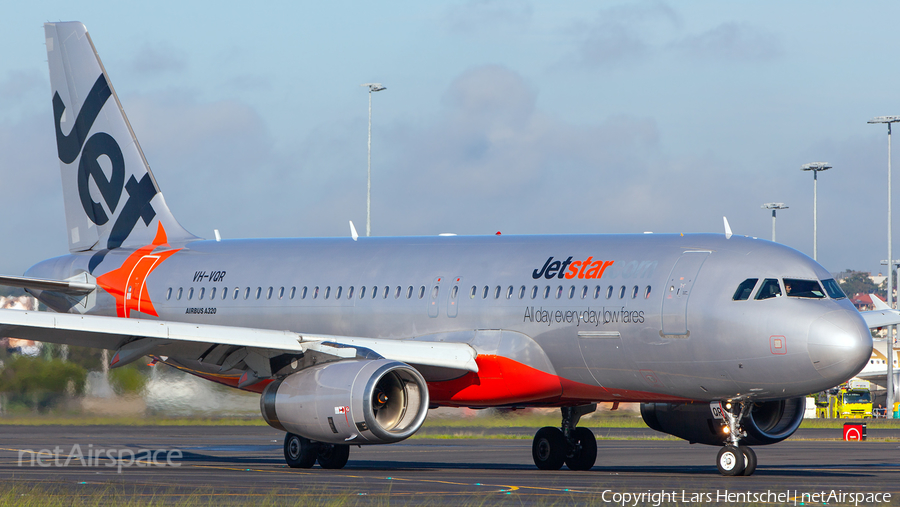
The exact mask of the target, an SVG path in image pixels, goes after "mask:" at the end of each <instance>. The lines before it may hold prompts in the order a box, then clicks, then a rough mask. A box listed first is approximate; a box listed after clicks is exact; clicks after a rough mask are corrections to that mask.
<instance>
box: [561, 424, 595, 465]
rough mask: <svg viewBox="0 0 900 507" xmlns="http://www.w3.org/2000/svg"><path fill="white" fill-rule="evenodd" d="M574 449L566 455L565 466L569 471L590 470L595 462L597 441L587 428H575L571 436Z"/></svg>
mask: <svg viewBox="0 0 900 507" xmlns="http://www.w3.org/2000/svg"><path fill="white" fill-rule="evenodd" d="M572 436H573V437H574V440H575V447H574V448H573V449H570V450H569V452H570V454H567V455H566V466H567V467H569V470H590V469H591V468H592V467H593V466H594V462H595V461H597V439H596V438H594V433H593V432H592V431H591V430H589V429H587V428H575V432H574V433H573V435H572Z"/></svg>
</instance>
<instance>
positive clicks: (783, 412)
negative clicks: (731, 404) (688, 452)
mask: <svg viewBox="0 0 900 507" xmlns="http://www.w3.org/2000/svg"><path fill="white" fill-rule="evenodd" d="M805 409H806V399H805V398H793V399H789V400H779V401H764V402H759V403H753V405H752V407H751V409H750V414H749V415H747V416H745V417H744V420H743V421H741V427H742V428H743V429H744V431H745V432H746V433H747V436H746V437H744V438H742V439H741V443H742V444H747V445H767V444H775V443H778V442H781V441H782V440H784V439H786V438H787V437H789V436H791V435H792V434H793V433H794V431H796V430H797V428H798V427H800V423H801V422H802V421H803V412H804V410H805ZM641 416H642V417H643V418H644V422H645V423H647V426H649V427H650V428H652V429H654V430H656V431H661V432H663V433H668V434H669V435H675V436H676V437H678V438H683V439H685V440H687V441H688V442H690V443H692V444H694V443H698V444H708V445H722V444H723V443H724V442H725V438H726V437H727V436H728V435H727V433H725V424H724V423H723V421H721V420H718V419H715V418H714V417H713V415H712V411H711V410H710V408H709V404H706V403H641Z"/></svg>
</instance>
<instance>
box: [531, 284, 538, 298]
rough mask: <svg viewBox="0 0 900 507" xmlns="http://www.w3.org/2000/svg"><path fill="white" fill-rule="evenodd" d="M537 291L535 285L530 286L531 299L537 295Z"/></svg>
mask: <svg viewBox="0 0 900 507" xmlns="http://www.w3.org/2000/svg"><path fill="white" fill-rule="evenodd" d="M537 291H538V288H537V285H535V286H533V287H531V299H534V298H536V297H537Z"/></svg>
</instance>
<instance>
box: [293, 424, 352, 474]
mask: <svg viewBox="0 0 900 507" xmlns="http://www.w3.org/2000/svg"><path fill="white" fill-rule="evenodd" d="M349 458H350V446H349V445H342V444H326V443H324V442H314V441H312V440H310V439H308V438H306V437H301V436H300V435H295V434H293V433H288V434H286V435H285V436H284V460H285V461H286V462H287V464H288V466H289V467H291V468H311V467H312V466H313V465H314V464H315V463H316V461H318V462H319V466H320V467H322V468H331V469H340V468H344V465H346V464H347V460H348V459H349Z"/></svg>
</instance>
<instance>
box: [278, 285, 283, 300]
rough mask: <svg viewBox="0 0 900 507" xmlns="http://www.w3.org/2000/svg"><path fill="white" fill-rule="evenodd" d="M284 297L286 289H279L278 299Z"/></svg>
mask: <svg viewBox="0 0 900 507" xmlns="http://www.w3.org/2000/svg"><path fill="white" fill-rule="evenodd" d="M283 297H284V287H282V288H280V289H278V299H281V298H283Z"/></svg>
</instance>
